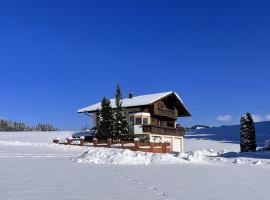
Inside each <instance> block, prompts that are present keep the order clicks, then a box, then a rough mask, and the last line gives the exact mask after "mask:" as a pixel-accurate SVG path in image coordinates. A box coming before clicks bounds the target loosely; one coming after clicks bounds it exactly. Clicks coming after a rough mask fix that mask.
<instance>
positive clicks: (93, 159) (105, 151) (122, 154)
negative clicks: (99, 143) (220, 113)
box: [74, 147, 203, 165]
mask: <svg viewBox="0 0 270 200" xmlns="http://www.w3.org/2000/svg"><path fill="white" fill-rule="evenodd" d="M74 161H75V162H77V163H91V164H114V165H150V164H157V165H162V164H165V165H170V164H183V163H188V162H190V161H193V162H196V161H197V162H200V163H201V162H203V161H202V156H201V154H200V153H198V152H197V153H194V154H190V155H188V154H159V153H145V152H140V151H130V150H127V149H115V148H101V147H99V148H90V149H89V150H88V151H86V152H84V153H83V154H82V155H80V156H78V157H77V158H76V159H74Z"/></svg>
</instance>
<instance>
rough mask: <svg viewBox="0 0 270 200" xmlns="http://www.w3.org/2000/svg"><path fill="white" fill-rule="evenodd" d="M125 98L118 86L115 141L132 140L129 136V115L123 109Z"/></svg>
mask: <svg viewBox="0 0 270 200" xmlns="http://www.w3.org/2000/svg"><path fill="white" fill-rule="evenodd" d="M122 102H123V97H122V93H121V88H120V86H119V85H117V86H116V94H115V107H116V108H115V116H114V132H113V139H115V140H117V141H119V140H128V139H131V135H130V134H129V123H128V120H127V113H126V111H125V109H124V108H123V107H122Z"/></svg>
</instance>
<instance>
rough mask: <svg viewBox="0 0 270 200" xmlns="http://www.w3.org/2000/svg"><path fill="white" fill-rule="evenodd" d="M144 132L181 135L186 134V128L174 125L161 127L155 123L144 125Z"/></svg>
mask: <svg viewBox="0 0 270 200" xmlns="http://www.w3.org/2000/svg"><path fill="white" fill-rule="evenodd" d="M142 127H143V132H145V133H151V134H157V135H171V136H181V137H183V136H184V135H185V130H184V128H182V127H181V128H172V127H161V126H154V125H143V126H142Z"/></svg>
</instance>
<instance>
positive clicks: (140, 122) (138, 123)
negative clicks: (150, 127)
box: [135, 117, 142, 125]
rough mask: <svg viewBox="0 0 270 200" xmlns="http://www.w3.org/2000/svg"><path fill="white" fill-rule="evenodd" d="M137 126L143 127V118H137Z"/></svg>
mask: <svg viewBox="0 0 270 200" xmlns="http://www.w3.org/2000/svg"><path fill="white" fill-rule="evenodd" d="M135 120H136V125H142V118H141V117H136V118H135Z"/></svg>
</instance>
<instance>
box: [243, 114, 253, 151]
mask: <svg viewBox="0 0 270 200" xmlns="http://www.w3.org/2000/svg"><path fill="white" fill-rule="evenodd" d="M240 126H241V127H240V148H241V152H247V151H256V148H257V145H256V133H255V126H254V122H253V119H252V117H251V115H250V113H246V114H244V115H243V116H242V117H241V121H240Z"/></svg>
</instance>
